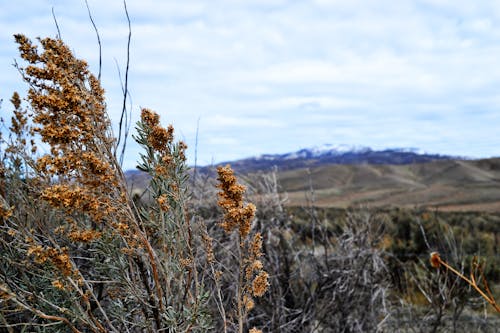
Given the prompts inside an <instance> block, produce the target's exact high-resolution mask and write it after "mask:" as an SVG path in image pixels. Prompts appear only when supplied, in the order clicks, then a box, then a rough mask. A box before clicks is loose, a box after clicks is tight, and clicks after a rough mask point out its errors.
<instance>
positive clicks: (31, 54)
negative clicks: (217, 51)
mask: <svg viewBox="0 0 500 333" xmlns="http://www.w3.org/2000/svg"><path fill="white" fill-rule="evenodd" d="M15 39H16V42H17V43H18V45H19V50H20V52H21V57H22V58H23V59H24V60H26V61H27V62H28V64H29V65H28V66H27V67H26V68H20V70H21V73H22V74H23V78H24V80H25V81H27V82H28V83H29V84H30V89H29V91H28V101H29V102H30V104H31V106H32V111H33V114H34V117H33V122H34V124H35V125H36V127H35V128H34V130H35V131H36V132H37V133H39V134H40V136H41V140H42V141H43V142H45V143H47V144H48V145H49V146H50V154H47V155H44V156H42V157H40V158H39V159H38V160H37V163H36V170H37V171H38V172H39V173H40V174H42V175H45V176H46V177H48V179H57V183H56V184H54V185H48V186H46V187H45V189H44V190H43V191H42V193H41V196H42V198H43V199H45V200H46V201H47V202H49V203H50V204H51V205H52V206H53V207H56V208H60V209H62V210H64V211H66V213H68V214H74V213H84V214H87V215H88V216H89V217H90V218H91V220H92V221H93V222H95V223H97V224H99V223H102V222H105V221H107V220H110V219H111V218H109V217H110V216H111V215H113V214H115V213H116V212H117V209H118V208H117V207H118V206H119V205H117V203H120V202H122V201H123V195H122V193H124V189H123V188H121V187H120V184H121V181H120V171H118V168H117V165H116V163H115V162H114V161H115V159H114V158H113V153H112V147H113V144H114V140H113V138H112V136H111V133H110V131H109V128H110V122H109V119H108V116H107V113H106V108H105V103H104V90H103V89H102V88H101V86H100V83H99V81H98V80H97V78H96V77H95V76H94V75H92V74H91V73H90V72H89V70H88V66H87V63H86V62H85V61H82V60H79V59H76V58H75V57H74V56H73V54H72V53H71V51H70V50H69V48H68V47H67V46H66V45H65V44H64V43H63V42H62V41H61V40H59V39H51V38H44V39H39V43H40V44H41V46H42V49H43V51H40V50H39V49H38V45H35V44H33V43H32V41H31V40H29V39H28V38H26V37H25V36H24V35H16V36H15ZM13 104H14V105H15V106H16V107H17V106H18V105H19V104H20V102H19V98H18V96H17V97H16V95H14V97H13ZM18 118H19V117H18ZM16 124H17V125H16V126H21V125H22V124H23V123H22V122H21V120H18V121H17V123H16ZM54 177H56V178H54ZM76 227H79V226H73V227H72V229H73V231H72V234H71V237H70V238H71V239H72V240H73V241H83V242H86V241H89V240H90V239H93V237H98V236H99V233H97V232H91V231H90V230H88V226H81V228H82V230H80V231H79V230H75V228H76ZM90 235H92V237H89V236H90Z"/></svg>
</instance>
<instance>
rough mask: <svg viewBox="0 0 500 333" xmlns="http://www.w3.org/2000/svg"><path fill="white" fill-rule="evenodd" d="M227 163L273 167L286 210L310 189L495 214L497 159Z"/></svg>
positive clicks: (330, 153)
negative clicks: (275, 170)
mask: <svg viewBox="0 0 500 333" xmlns="http://www.w3.org/2000/svg"><path fill="white" fill-rule="evenodd" d="M225 164H226V163H220V164H219V165H225ZM229 164H231V166H232V168H233V169H234V170H236V171H237V172H238V173H240V174H243V175H250V174H252V173H257V172H259V171H263V172H266V171H270V170H272V169H273V168H274V166H277V167H278V169H277V170H278V173H277V178H278V182H279V188H280V191H281V192H282V193H283V194H284V195H285V196H286V197H287V198H288V200H287V205H290V206H305V205H307V204H308V201H307V200H308V199H307V198H310V196H311V193H310V189H311V187H312V188H313V189H314V198H315V199H314V205H317V206H323V207H337V208H347V207H360V206H362V207H409V208H412V207H422V208H432V209H440V210H449V211H466V210H467V211H494V212H500V158H489V159H481V160H471V159H466V158H463V157H462V158H460V157H453V156H446V155H439V154H427V153H423V152H420V151H418V150H417V149H413V148H394V149H384V150H372V149H370V148H366V147H349V146H331V145H324V146H320V147H314V148H310V149H301V150H299V151H296V152H293V153H288V154H274V155H270V154H266V155H260V156H257V157H252V158H246V159H242V160H238V161H232V162H229ZM192 171H193V170H192ZM197 172H198V173H205V174H208V175H209V176H211V177H213V176H214V175H215V168H214V166H210V167H201V168H197ZM126 177H127V181H128V184H129V186H130V188H131V189H133V191H134V192H136V193H139V194H140V193H142V191H144V189H145V188H146V187H147V184H148V183H149V180H150V178H149V176H148V175H147V174H146V173H143V172H141V171H128V172H126ZM251 178H252V177H247V180H248V181H250V179H251ZM212 179H213V178H212Z"/></svg>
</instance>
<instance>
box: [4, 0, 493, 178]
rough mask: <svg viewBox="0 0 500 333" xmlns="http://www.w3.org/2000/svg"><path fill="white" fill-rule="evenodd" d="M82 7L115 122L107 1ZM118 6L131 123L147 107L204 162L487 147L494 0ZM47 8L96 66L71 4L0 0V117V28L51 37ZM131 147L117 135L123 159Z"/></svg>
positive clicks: (93, 0) (112, 23)
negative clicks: (342, 149)
mask: <svg viewBox="0 0 500 333" xmlns="http://www.w3.org/2000/svg"><path fill="white" fill-rule="evenodd" d="M88 3H89V6H90V9H91V11H92V14H93V17H94V20H95V23H96V25H97V27H98V29H99V33H100V38H101V42H102V48H103V49H102V59H103V73H102V84H103V87H104V88H105V90H106V98H107V107H108V112H109V114H110V117H111V119H112V120H113V123H114V127H115V131H116V125H117V122H118V119H119V115H120V111H121V103H122V96H121V94H122V93H121V86H120V79H119V72H118V69H117V67H119V68H121V73H122V75H123V71H124V68H125V62H126V50H127V35H128V26H127V21H126V16H125V12H124V9H123V1H122V0H107V1H101V0H88ZM127 7H128V11H129V14H130V18H131V25H132V39H131V49H130V70H129V91H130V94H131V105H132V117H133V122H134V123H135V122H136V121H137V120H138V117H139V114H140V108H141V107H147V108H150V109H153V110H155V111H156V112H158V113H159V114H160V116H161V121H162V123H163V124H165V125H167V124H170V123H171V124H173V125H174V128H175V129H176V137H177V138H178V139H180V140H184V141H185V142H186V143H187V144H188V146H189V149H188V162H189V163H190V164H194V162H195V155H196V159H197V164H198V165H207V164H211V163H218V162H222V161H230V160H235V159H239V158H245V157H249V156H255V155H259V154H265V153H286V152H292V151H296V150H299V149H302V148H308V147H314V146H319V145H323V144H332V145H339V144H345V145H353V146H367V147H371V148H372V149H384V148H396V147H412V148H419V149H421V150H422V151H426V152H430V153H441V154H450V155H458V156H467V157H473V158H479V157H491V156H500V140H499V133H498V131H499V129H500V58H499V55H500V2H499V1H494V0H492V1H488V0H482V1H470V0H413V1H410V0H398V1H394V0H379V1H370V0H350V1H336V0H289V1H286V0H210V1H208V0H204V1H202V0H183V1H180V0H175V1H174V0H128V1H127ZM52 9H53V10H54V13H55V16H56V17H57V22H58V25H59V28H60V32H61V37H62V39H63V40H64V41H65V42H66V43H67V44H68V45H69V46H70V47H71V49H72V50H73V51H74V53H75V55H76V56H77V57H79V58H83V59H85V60H87V61H88V62H89V65H90V68H91V70H92V71H94V72H95V73H97V71H98V59H99V52H98V44H97V39H96V35H95V32H94V30H93V27H92V25H91V22H90V20H89V18H88V13H87V9H86V7H85V2H84V0H16V1H5V0H2V1H0V68H1V73H2V74H1V75H0V98H2V99H4V102H3V103H2V108H1V110H0V111H1V112H2V113H3V114H4V118H8V117H5V113H6V112H8V111H10V110H11V107H10V105H9V103H7V102H6V101H8V99H9V98H10V96H11V94H12V92H13V91H14V90H18V91H23V90H25V89H26V86H25V84H24V83H23V82H22V81H21V78H20V76H19V73H18V72H17V70H16V69H15V68H14V67H13V66H12V64H13V63H14V60H15V59H19V58H18V52H17V48H16V45H15V43H14V40H13V37H12V35H13V34H15V33H24V34H26V35H27V36H29V37H31V38H35V37H38V36H40V37H47V36H49V37H55V36H56V34H57V29H56V25H55V23H54V19H53V17H52ZM19 62H20V64H22V61H19ZM197 133H198V136H197ZM197 137H198V140H196V138H197ZM196 142H197V144H196ZM195 146H196V147H197V149H195ZM195 151H196V154H195ZM138 154H139V148H138V146H137V145H136V144H134V143H133V142H130V143H129V145H128V151H127V155H126V156H125V163H124V167H125V169H130V168H134V167H135V161H136V160H137V159H138Z"/></svg>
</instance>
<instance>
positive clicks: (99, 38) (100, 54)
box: [56, 0, 102, 81]
mask: <svg viewBox="0 0 500 333" xmlns="http://www.w3.org/2000/svg"><path fill="white" fill-rule="evenodd" d="M85 6H87V12H88V13H89V19H90V22H92V26H93V27H94V30H95V34H96V36H97V44H98V45H99V75H97V79H98V80H99V81H101V69H102V45H101V37H100V35H99V30H98V29H97V26H96V24H95V22H94V18H93V17H92V12H91V11H90V7H89V3H88V1H87V0H85ZM56 24H57V22H56ZM58 30H59V29H58Z"/></svg>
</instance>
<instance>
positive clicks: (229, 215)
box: [217, 166, 256, 239]
mask: <svg viewBox="0 0 500 333" xmlns="http://www.w3.org/2000/svg"><path fill="white" fill-rule="evenodd" d="M217 173H218V175H219V176H218V178H217V180H218V181H219V185H218V186H217V187H218V188H220V189H221V191H220V192H219V202H218V203H219V206H220V207H222V208H223V209H224V211H225V213H224V220H223V221H222V223H221V227H222V228H223V229H224V230H225V231H226V232H227V233H230V232H231V231H233V229H234V228H235V227H238V228H239V233H240V236H241V238H242V239H245V238H246V237H247V235H248V233H249V232H250V228H251V224H252V220H253V218H254V217H255V211H256V208H255V205H254V204H251V203H249V204H246V205H245V204H244V202H243V194H244V193H245V186H243V185H240V184H238V183H237V179H236V177H235V176H234V172H233V170H231V168H230V167H229V166H225V167H218V168H217Z"/></svg>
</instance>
